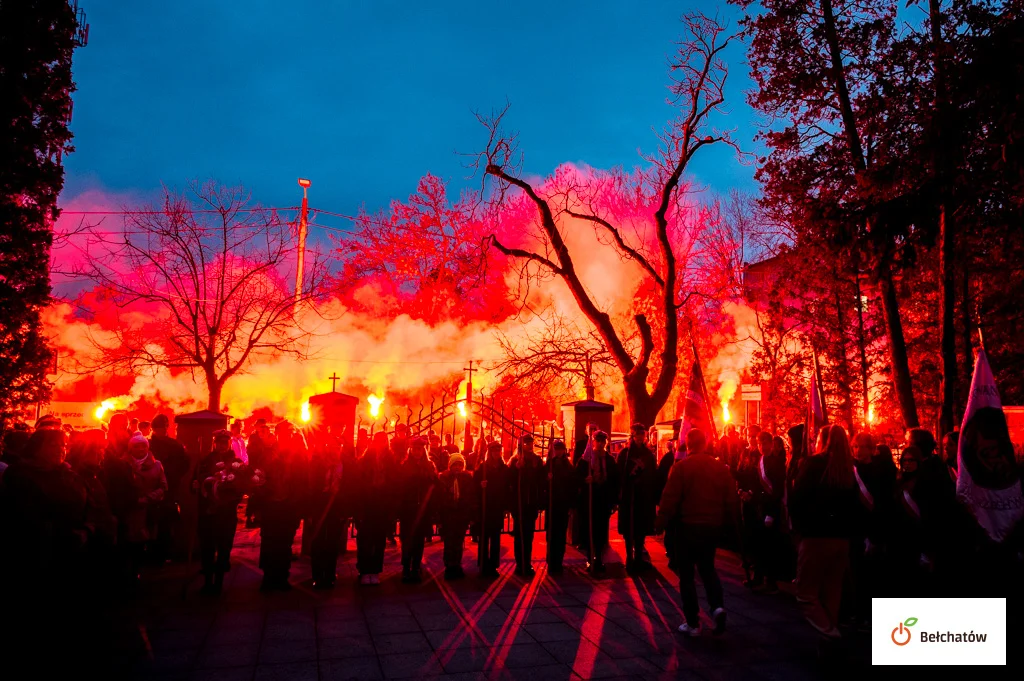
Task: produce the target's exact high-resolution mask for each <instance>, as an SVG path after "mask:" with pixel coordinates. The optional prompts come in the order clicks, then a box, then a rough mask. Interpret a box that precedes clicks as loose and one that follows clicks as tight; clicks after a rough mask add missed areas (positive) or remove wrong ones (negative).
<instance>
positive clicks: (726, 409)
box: [722, 402, 732, 423]
mask: <svg viewBox="0 0 1024 681" xmlns="http://www.w3.org/2000/svg"><path fill="white" fill-rule="evenodd" d="M722 421H724V422H725V423H729V421H732V414H730V413H729V405H728V404H726V403H725V402H722Z"/></svg>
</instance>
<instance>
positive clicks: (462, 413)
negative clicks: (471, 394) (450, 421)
mask: <svg viewBox="0 0 1024 681" xmlns="http://www.w3.org/2000/svg"><path fill="white" fill-rule="evenodd" d="M457 406H458V408H459V416H461V417H462V418H466V401H465V400H463V401H462V402H459V403H458V405H457Z"/></svg>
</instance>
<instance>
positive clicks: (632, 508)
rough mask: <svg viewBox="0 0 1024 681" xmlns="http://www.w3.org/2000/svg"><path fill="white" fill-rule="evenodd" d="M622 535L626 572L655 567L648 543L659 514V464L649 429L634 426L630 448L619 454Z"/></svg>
mask: <svg viewBox="0 0 1024 681" xmlns="http://www.w3.org/2000/svg"><path fill="white" fill-rule="evenodd" d="M618 468H619V479H620V483H621V488H620V493H619V534H621V535H622V538H623V539H625V541H626V572H627V573H629V574H638V573H640V572H642V571H644V570H650V569H653V568H654V566H653V565H652V564H651V563H650V562H649V561H648V560H647V555H646V550H645V548H644V541H645V540H646V539H647V536H648V535H650V534H653V533H654V518H655V516H656V514H657V494H658V462H657V461H656V460H655V458H654V454H653V453H652V452H651V450H650V448H649V447H648V446H647V429H646V427H644V425H643V424H641V423H634V424H633V427H632V428H631V429H630V439H629V446H628V447H626V448H625V449H624V450H622V452H620V453H619V460H618Z"/></svg>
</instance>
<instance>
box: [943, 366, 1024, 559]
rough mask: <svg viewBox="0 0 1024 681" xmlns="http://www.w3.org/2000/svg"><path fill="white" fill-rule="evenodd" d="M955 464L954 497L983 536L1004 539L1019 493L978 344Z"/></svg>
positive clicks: (1016, 516) (1020, 502)
mask: <svg viewBox="0 0 1024 681" xmlns="http://www.w3.org/2000/svg"><path fill="white" fill-rule="evenodd" d="M957 469H958V471H959V476H958V477H957V481H956V494H957V497H958V498H959V499H960V500H961V501H962V502H963V503H964V504H965V505H966V506H967V508H969V509H970V510H971V513H973V514H974V517H975V518H977V520H978V524H979V525H981V526H982V527H983V528H984V529H985V531H986V532H987V533H988V536H989V537H991V538H992V539H993V540H995V541H997V542H999V541H1003V540H1004V539H1006V537H1007V536H1009V534H1010V533H1011V532H1012V531H1013V528H1014V526H1015V525H1016V524H1017V522H1018V521H1019V520H1020V519H1021V517H1022V516H1024V497H1022V496H1021V486H1020V479H1019V477H1018V475H1017V464H1016V461H1015V460H1014V456H1013V444H1011V442H1010V431H1009V430H1008V429H1007V427H1006V415H1005V414H1004V413H1003V405H1002V402H1001V401H1000V400H999V390H998V389H997V388H996V382H995V379H994V378H992V369H991V368H990V367H989V365H988V357H986V356H985V351H984V350H979V351H978V361H977V364H976V365H975V367H974V378H973V379H972V380H971V394H970V397H969V398H968V400H967V411H966V412H965V413H964V422H963V425H961V426H960V446H959V449H958V451H957Z"/></svg>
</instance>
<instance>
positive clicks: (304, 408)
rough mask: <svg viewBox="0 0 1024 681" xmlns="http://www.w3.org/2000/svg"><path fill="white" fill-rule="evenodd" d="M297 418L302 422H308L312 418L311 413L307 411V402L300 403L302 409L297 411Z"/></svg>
mask: <svg viewBox="0 0 1024 681" xmlns="http://www.w3.org/2000/svg"><path fill="white" fill-rule="evenodd" d="M299 418H300V419H301V420H302V422H303V423H309V422H310V421H311V420H312V418H313V414H312V413H310V411H309V402H303V403H302V411H301V412H300V413H299Z"/></svg>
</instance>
